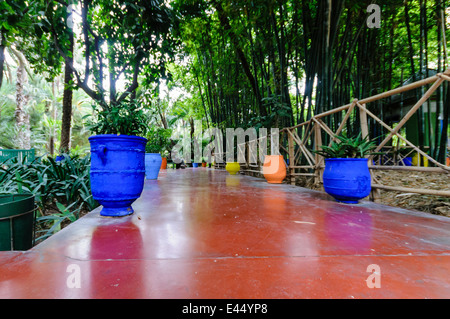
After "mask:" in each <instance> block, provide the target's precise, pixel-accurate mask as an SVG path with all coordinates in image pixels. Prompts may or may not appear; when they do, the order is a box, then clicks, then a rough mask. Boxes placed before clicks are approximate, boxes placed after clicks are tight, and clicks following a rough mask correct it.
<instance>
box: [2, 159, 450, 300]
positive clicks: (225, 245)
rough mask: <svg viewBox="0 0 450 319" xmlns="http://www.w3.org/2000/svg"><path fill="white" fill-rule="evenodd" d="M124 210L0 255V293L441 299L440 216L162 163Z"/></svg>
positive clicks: (449, 259)
mask: <svg viewBox="0 0 450 319" xmlns="http://www.w3.org/2000/svg"><path fill="white" fill-rule="evenodd" d="M133 207H134V208H135V211H136V212H135V213H134V214H133V215H132V216H129V217H124V218H121V219H111V218H102V217H100V216H99V210H98V209H97V210H95V211H93V212H91V213H89V214H88V215H87V216H85V217H83V218H81V219H80V220H79V221H77V222H75V223H73V224H72V225H70V226H69V227H67V228H65V229H64V230H62V231H60V232H59V233H57V234H56V235H54V236H53V237H51V238H49V239H48V240H46V241H45V242H43V243H42V244H40V245H38V246H36V247H35V248H33V249H32V250H30V251H27V252H1V253H0V298H286V299H287V298H450V249H449V248H450V219H449V218H445V217H438V216H432V215H429V214H425V213H418V212H410V211H405V210H400V209H394V208H389V207H386V206H380V205H376V204H373V203H364V204H360V205H345V204H339V203H336V202H334V201H333V200H332V199H330V198H329V197H328V196H327V195H325V194H322V193H319V192H313V191H309V190H306V189H302V188H300V187H295V186H290V185H272V184H268V183H266V182H265V180H263V179H259V178H253V177H248V176H241V175H238V176H231V175H228V173H226V172H225V171H218V170H214V169H206V168H196V169H186V170H176V171H175V170H167V171H163V172H162V173H161V174H160V177H159V179H158V180H157V181H146V185H145V190H144V192H143V194H142V197H141V198H140V199H138V200H137V201H136V202H135V204H134V205H133ZM372 264H375V265H378V266H379V268H380V269H379V270H380V273H379V277H378V278H379V279H380V284H381V287H380V288H372V289H371V288H369V287H368V285H367V282H366V279H367V278H368V277H369V276H370V275H371V274H372V273H371V272H367V267H368V266H369V265H372ZM77 274H79V281H76V277H74V276H76V275H77ZM375 275H376V276H377V275H378V274H375ZM74 278H75V279H74ZM73 279H74V280H73ZM76 283H79V284H80V288H76V287H73V284H76Z"/></svg>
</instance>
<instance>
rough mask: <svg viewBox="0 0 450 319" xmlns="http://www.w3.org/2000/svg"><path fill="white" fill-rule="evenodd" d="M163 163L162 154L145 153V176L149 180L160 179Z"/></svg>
mask: <svg viewBox="0 0 450 319" xmlns="http://www.w3.org/2000/svg"><path fill="white" fill-rule="evenodd" d="M161 163H162V157H161V154H159V153H145V176H146V178H147V179H158V174H159V170H160V169H161Z"/></svg>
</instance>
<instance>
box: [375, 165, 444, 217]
mask: <svg viewBox="0 0 450 319" xmlns="http://www.w3.org/2000/svg"><path fill="white" fill-rule="evenodd" d="M375 177H376V178H377V179H378V180H379V181H380V182H381V184H383V185H389V186H401V187H408V188H424V189H435V190H447V191H450V175H449V174H440V173H424V172H407V171H378V172H376V173H375ZM377 202H379V203H382V204H385V205H390V206H395V207H402V208H406V209H413V210H418V211H422V212H427V213H431V214H436V215H442V216H447V217H450V197H442V196H432V195H421V194H415V193H404V192H393V191H385V190H380V199H379V200H377Z"/></svg>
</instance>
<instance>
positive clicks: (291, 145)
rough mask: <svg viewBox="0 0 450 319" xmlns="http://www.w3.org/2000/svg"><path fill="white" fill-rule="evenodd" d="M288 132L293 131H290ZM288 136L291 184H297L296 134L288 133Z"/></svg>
mask: <svg viewBox="0 0 450 319" xmlns="http://www.w3.org/2000/svg"><path fill="white" fill-rule="evenodd" d="M288 133H291V132H290V131H289V132H288ZM287 138H288V149H289V177H290V180H291V185H295V175H294V174H295V168H294V166H295V155H294V154H295V153H294V136H293V135H292V133H291V134H287Z"/></svg>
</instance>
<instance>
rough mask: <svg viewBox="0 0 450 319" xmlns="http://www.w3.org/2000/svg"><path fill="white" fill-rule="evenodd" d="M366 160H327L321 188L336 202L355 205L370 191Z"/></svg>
mask: <svg viewBox="0 0 450 319" xmlns="http://www.w3.org/2000/svg"><path fill="white" fill-rule="evenodd" d="M367 164H368V162H367V158H327V159H325V170H324V172H323V187H324V188H325V191H326V192H327V193H328V194H329V195H331V196H333V197H334V198H335V199H336V200H337V201H338V202H343V203H350V204H356V203H358V201H359V200H360V199H362V198H364V197H366V196H369V194H370V191H371V187H372V185H371V177H370V171H369V167H368V165H367Z"/></svg>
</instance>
